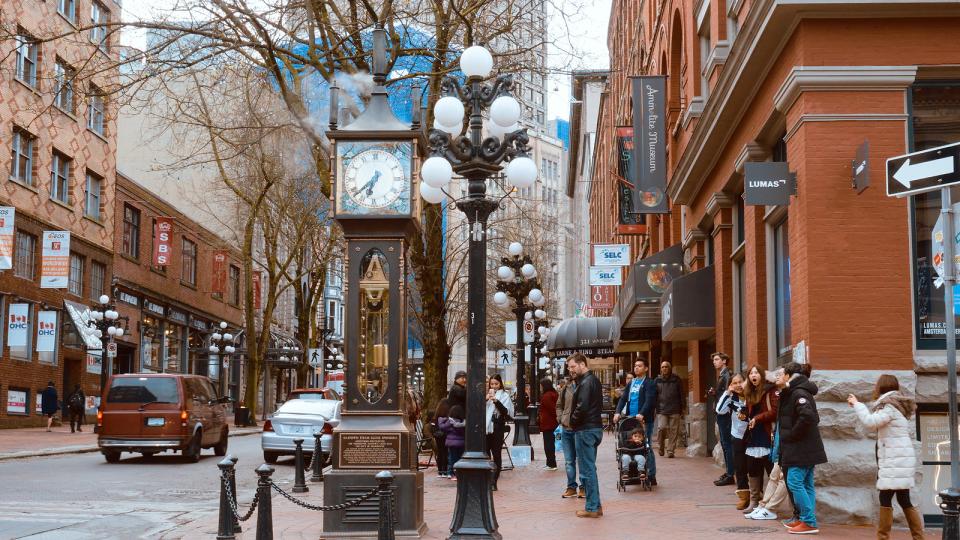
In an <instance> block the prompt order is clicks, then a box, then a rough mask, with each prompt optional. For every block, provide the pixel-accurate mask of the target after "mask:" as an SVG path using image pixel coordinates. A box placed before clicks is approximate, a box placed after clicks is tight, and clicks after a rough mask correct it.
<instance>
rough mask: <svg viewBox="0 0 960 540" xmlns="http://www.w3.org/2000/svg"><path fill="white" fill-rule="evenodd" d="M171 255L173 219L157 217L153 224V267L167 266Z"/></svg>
mask: <svg viewBox="0 0 960 540" xmlns="http://www.w3.org/2000/svg"><path fill="white" fill-rule="evenodd" d="M171 253H173V218H172V217H158V218H157V219H156V220H154V222H153V265H154V266H167V265H169V264H170V255H171Z"/></svg>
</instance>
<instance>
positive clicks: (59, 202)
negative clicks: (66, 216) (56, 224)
mask: <svg viewBox="0 0 960 540" xmlns="http://www.w3.org/2000/svg"><path fill="white" fill-rule="evenodd" d="M50 202H52V203H53V204H55V205H57V206H62V207H64V208H66V209H67V210H69V211H70V212H76V211H77V210H76V208H74V207H72V206H70V205H69V204H67V203H65V202H63V201H61V200H60V199H55V198H53V197H50Z"/></svg>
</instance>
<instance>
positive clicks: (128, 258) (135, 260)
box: [120, 253, 140, 264]
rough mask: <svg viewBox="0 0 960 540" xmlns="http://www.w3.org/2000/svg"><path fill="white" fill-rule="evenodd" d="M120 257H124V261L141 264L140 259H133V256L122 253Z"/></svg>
mask: <svg viewBox="0 0 960 540" xmlns="http://www.w3.org/2000/svg"><path fill="white" fill-rule="evenodd" d="M120 256H121V257H123V258H124V259H126V260H128V261H130V262H132V263H137V264H140V258H139V257H133V256H130V255H128V254H126V253H120Z"/></svg>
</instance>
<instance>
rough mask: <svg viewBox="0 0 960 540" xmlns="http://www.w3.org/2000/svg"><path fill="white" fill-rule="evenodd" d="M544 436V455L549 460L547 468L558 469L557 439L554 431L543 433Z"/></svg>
mask: <svg viewBox="0 0 960 540" xmlns="http://www.w3.org/2000/svg"><path fill="white" fill-rule="evenodd" d="M541 435H543V455H544V456H546V458H547V467H553V468H554V469H556V468H557V446H556V444H557V439H556V438H555V436H554V434H553V430H552V429H551V430H547V431H542V432H541Z"/></svg>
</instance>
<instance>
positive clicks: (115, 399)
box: [107, 377, 180, 403]
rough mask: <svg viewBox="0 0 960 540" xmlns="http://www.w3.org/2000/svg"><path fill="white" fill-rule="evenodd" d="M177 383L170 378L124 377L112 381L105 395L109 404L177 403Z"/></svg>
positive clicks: (178, 398)
mask: <svg viewBox="0 0 960 540" xmlns="http://www.w3.org/2000/svg"><path fill="white" fill-rule="evenodd" d="M179 400H180V395H179V393H178V392H177V381H176V380H175V379H173V378H172V377H136V378H135V377H125V378H121V379H114V380H113V383H112V384H111V385H110V392H108V393H107V402H109V403H177V402H178V401H179Z"/></svg>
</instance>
